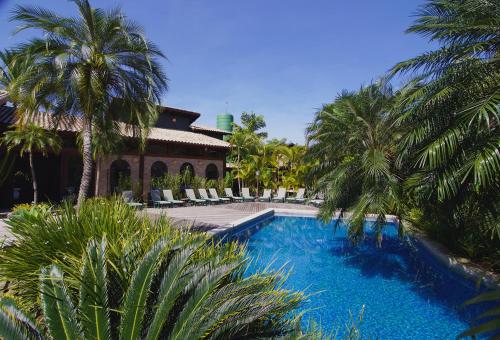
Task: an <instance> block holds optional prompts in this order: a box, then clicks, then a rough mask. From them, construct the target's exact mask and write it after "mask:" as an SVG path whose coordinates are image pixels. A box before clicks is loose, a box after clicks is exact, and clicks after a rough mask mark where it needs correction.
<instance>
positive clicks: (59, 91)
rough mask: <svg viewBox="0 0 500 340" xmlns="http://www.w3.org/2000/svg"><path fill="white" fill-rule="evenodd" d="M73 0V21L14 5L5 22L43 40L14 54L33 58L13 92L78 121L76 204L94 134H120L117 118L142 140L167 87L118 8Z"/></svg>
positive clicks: (151, 48) (153, 52)
mask: <svg viewBox="0 0 500 340" xmlns="http://www.w3.org/2000/svg"><path fill="white" fill-rule="evenodd" d="M74 2H75V4H76V6H77V8H78V12H79V16H77V17H61V16H60V15H58V14H57V13H54V12H52V11H50V10H46V9H42V8H39V7H26V6H17V7H16V8H15V10H14V14H13V16H12V20H15V21H17V22H19V24H20V27H19V29H18V31H21V30H26V29H35V30H38V31H40V32H41V33H43V38H34V39H31V40H30V41H29V42H28V43H25V44H23V45H21V46H19V47H18V48H17V49H16V53H17V54H18V55H19V56H20V57H21V58H22V57H24V56H26V55H30V56H31V57H32V58H33V67H32V68H30V69H29V70H27V73H28V76H26V77H25V78H24V80H25V81H23V82H22V84H19V85H18V87H22V88H23V90H24V91H25V92H27V93H29V94H30V95H31V96H32V97H33V98H35V100H36V103H37V104H38V106H44V107H46V108H47V109H50V110H51V111H52V112H53V113H54V114H55V115H59V114H61V113H65V114H67V115H69V116H72V117H81V122H82V129H81V139H82V155H83V174H82V180H81V184H80V190H79V193H78V205H80V204H81V202H82V200H83V199H84V198H85V197H86V195H87V191H88V188H89V185H90V180H91V177H92V169H93V158H92V154H93V150H92V148H93V139H95V136H96V135H99V134H101V135H102V134H108V133H115V134H119V124H118V123H117V121H124V122H127V123H131V124H134V125H135V126H138V127H139V128H140V131H139V133H140V135H141V136H142V137H143V138H144V137H145V134H146V133H147V129H148V127H149V126H150V125H151V124H152V122H154V121H155V120H156V118H157V114H158V112H157V106H156V105H157V103H159V101H160V96H161V94H162V92H163V91H164V90H165V89H166V77H165V75H164V73H163V72H162V70H161V68H160V65H159V62H158V58H162V57H163V54H162V53H161V52H160V51H159V50H158V48H157V47H156V46H155V45H154V44H153V43H152V42H150V41H148V40H147V39H146V37H145V36H144V34H143V31H142V29H141V27H140V26H138V25H137V24H136V23H134V22H132V21H130V20H129V19H127V18H126V17H125V16H124V15H123V14H122V13H121V12H120V11H119V10H117V9H114V10H110V11H104V10H102V9H96V8H92V7H91V6H90V3H89V1H88V0H74ZM36 112H37V110H33V111H32V112H31V114H35V113H36ZM143 140H144V139H143Z"/></svg>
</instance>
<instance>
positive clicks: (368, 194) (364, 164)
mask: <svg viewBox="0 0 500 340" xmlns="http://www.w3.org/2000/svg"><path fill="white" fill-rule="evenodd" d="M393 98H394V97H393V93H392V90H391V88H390V87H389V86H388V85H383V84H373V85H370V86H367V87H362V88H361V89H360V90H359V91H358V92H346V91H344V92H342V93H341V94H340V95H339V96H338V97H337V99H336V100H335V101H334V102H333V103H332V104H328V105H325V106H324V107H323V108H322V109H321V110H320V111H319V112H318V113H317V114H316V117H315V120H314V121H313V123H312V124H311V126H309V127H308V130H307V139H308V144H309V149H308V155H307V157H308V159H309V160H320V162H318V163H316V165H314V166H313V167H312V169H311V173H312V174H313V175H314V176H315V177H317V178H318V184H317V188H318V189H317V190H318V191H322V192H323V193H324V194H325V204H324V206H323V207H322V208H321V211H320V213H321V215H322V217H323V218H324V219H328V220H329V219H331V217H332V215H333V213H334V212H335V211H336V210H337V209H341V211H346V210H349V211H350V212H352V217H350V218H349V220H348V222H349V234H350V236H351V238H352V239H353V240H354V241H357V240H360V239H361V237H362V236H363V235H364V230H363V222H364V219H365V216H366V214H367V213H374V214H377V216H378V218H377V222H376V223H375V224H374V228H375V232H376V233H377V235H378V236H379V241H380V240H381V239H380V237H381V231H382V228H383V226H384V224H385V215H386V214H391V213H396V214H397V213H399V210H398V209H399V191H400V180H399V178H398V176H397V175H396V169H395V166H394V159H395V142H396V139H397V134H396V133H395V131H394V129H393V119H392V117H391V116H390V115H389V114H388V112H389V109H390V108H391V105H392V104H393V101H394V99H393Z"/></svg>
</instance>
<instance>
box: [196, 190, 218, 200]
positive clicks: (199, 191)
mask: <svg viewBox="0 0 500 340" xmlns="http://www.w3.org/2000/svg"><path fill="white" fill-rule="evenodd" d="M198 193H199V194H200V197H201V199H203V200H205V201H207V202H210V203H219V202H221V200H220V199H218V198H210V197H208V194H207V190H206V189H198Z"/></svg>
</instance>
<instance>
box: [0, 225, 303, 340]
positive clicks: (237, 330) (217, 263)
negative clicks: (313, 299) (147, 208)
mask: <svg viewBox="0 0 500 340" xmlns="http://www.w3.org/2000/svg"><path fill="white" fill-rule="evenodd" d="M213 250H217V251H216V252H214V251H213ZM232 250H234V249H233V247H232V246H230V245H229V246H226V247H225V249H222V248H221V247H215V248H207V246H206V240H205V239H204V237H202V236H191V235H189V234H187V233H184V234H182V235H181V236H180V237H179V238H175V239H171V238H165V237H163V238H160V239H159V240H157V241H156V242H155V243H154V244H153V245H152V246H150V247H149V248H148V249H147V251H146V252H145V254H144V255H143V256H142V257H141V258H137V261H135V262H134V268H133V271H132V272H131V274H130V277H129V280H128V284H127V285H126V287H125V291H124V294H123V296H122V297H121V298H120V303H119V307H118V308H117V309H116V308H110V306H111V305H112V302H111V301H109V296H112V294H110V293H109V290H112V289H113V287H114V280H113V276H112V275H109V274H108V271H109V269H111V268H113V267H114V266H116V265H119V264H120V263H113V261H112V260H111V259H110V258H109V257H108V253H109V252H110V251H112V250H111V249H108V245H107V242H106V240H105V238H103V240H102V241H100V242H96V241H90V242H89V244H88V247H87V249H86V251H85V252H84V254H83V257H82V263H83V269H82V271H81V276H80V279H79V280H78V281H79V282H80V283H79V287H78V294H73V295H74V296H72V294H71V289H70V287H71V286H72V285H73V284H72V282H67V280H65V279H64V277H63V272H62V270H61V268H60V267H59V266H57V265H51V266H49V267H45V268H43V269H42V270H41V274H40V282H41V283H40V285H39V290H40V292H41V295H40V298H41V306H42V312H43V316H44V321H45V324H44V326H46V327H37V326H35V325H34V324H33V323H25V322H23V321H22V319H19V318H17V317H12V316H10V317H9V315H6V316H7V318H9V319H10V325H11V327H9V329H11V330H13V331H12V332H16V333H17V334H16V335H19V338H22V336H23V335H28V334H35V335H37V336H38V337H41V336H44V335H47V336H50V337H52V338H57V339H58V338H71V339H77V338H92V339H112V338H121V339H137V338H146V339H158V338H166V337H167V336H168V337H169V338H175V339H199V338H202V337H203V338H212V339H220V338H224V339H226V338H259V337H272V336H282V335H286V334H288V333H291V332H292V331H297V327H298V326H297V325H298V322H299V321H300V318H292V317H286V316H285V314H286V313H287V312H289V311H291V310H292V309H293V308H294V307H296V306H297V305H298V304H299V303H300V302H301V300H302V296H301V294H297V293H290V292H288V291H285V290H281V289H276V288H277V287H278V286H279V285H280V284H281V283H282V281H281V279H279V276H278V275H277V274H274V275H253V276H251V277H248V278H242V273H243V270H244V266H243V264H244V260H243V257H241V256H234V254H233V253H232ZM218 251H220V253H219V252H218ZM76 296H78V298H76ZM6 302H7V303H8V304H9V307H10V310H13V309H17V310H18V312H17V313H15V314H16V315H22V314H23V313H21V311H20V308H16V307H15V304H12V301H9V300H7V301H6ZM0 303H1V304H2V305H3V306H5V302H4V301H0ZM4 328H5V329H6V327H4ZM44 329H46V330H47V334H44V333H45V331H44ZM1 332H2V331H0V335H4V336H5V335H6V334H2V333H1ZM11 335H12V334H11ZM37 336H35V337H37Z"/></svg>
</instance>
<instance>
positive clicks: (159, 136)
mask: <svg viewBox="0 0 500 340" xmlns="http://www.w3.org/2000/svg"><path fill="white" fill-rule="evenodd" d="M33 118H34V122H35V123H36V124H38V125H40V126H42V127H44V128H46V129H54V128H55V129H56V130H57V131H61V132H71V133H77V132H80V131H81V130H82V120H81V118H80V117H76V116H73V117H70V116H60V117H57V118H56V117H54V116H53V115H51V114H48V113H40V114H38V115H36V116H34V117H33ZM16 121H17V119H16V117H15V109H14V108H13V107H9V106H6V105H3V106H0V124H4V125H12V124H14V123H15V122H16ZM118 124H119V127H120V131H121V135H122V136H124V137H127V138H137V135H136V134H135V133H134V127H133V126H132V125H130V124H125V123H121V122H119V123H118ZM148 140H156V141H165V142H172V143H182V144H191V145H204V146H214V147H220V148H226V149H227V148H229V147H230V146H231V144H229V143H228V142H226V141H223V140H220V139H217V138H213V137H210V136H207V135H204V134H201V133H196V132H190V131H182V130H173V129H163V128H158V127H152V128H150V130H149V134H148Z"/></svg>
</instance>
